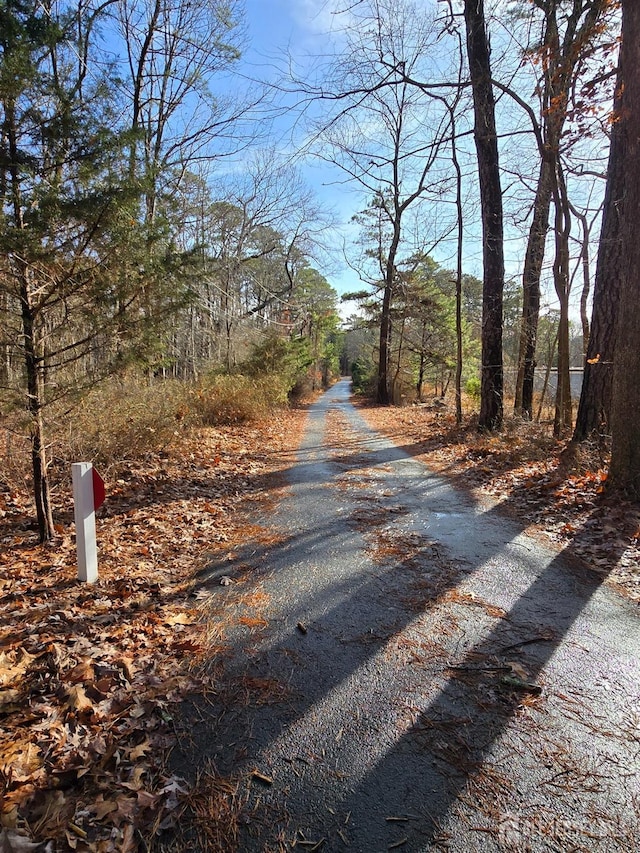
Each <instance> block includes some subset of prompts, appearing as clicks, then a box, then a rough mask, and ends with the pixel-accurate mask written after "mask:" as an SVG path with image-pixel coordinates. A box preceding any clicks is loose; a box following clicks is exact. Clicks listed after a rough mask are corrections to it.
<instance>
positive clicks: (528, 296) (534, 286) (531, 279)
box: [514, 152, 553, 420]
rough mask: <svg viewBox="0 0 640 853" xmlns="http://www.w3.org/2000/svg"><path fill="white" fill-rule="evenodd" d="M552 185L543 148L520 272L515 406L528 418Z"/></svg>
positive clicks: (530, 411)
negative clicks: (520, 298) (520, 319)
mask: <svg viewBox="0 0 640 853" xmlns="http://www.w3.org/2000/svg"><path fill="white" fill-rule="evenodd" d="M552 188H553V160H552V159H550V158H549V156H548V154H547V153H546V152H545V154H544V156H543V158H542V160H541V162H540V174H539V176H538V186H537V188H536V196H535V201H534V205H533V219H532V222H531V228H530V229H529V239H528V241H527V250H526V253H525V258H524V270H523V273H522V296H523V298H522V326H521V331H520V353H519V357H518V379H517V382H516V394H515V403H514V410H515V412H516V413H517V414H520V415H522V416H523V417H524V418H527V419H528V420H531V419H532V417H533V382H534V373H535V368H536V342H537V337H538V317H539V315H540V276H541V273H542V262H543V260H544V249H545V243H546V239H547V231H548V230H549V211H550V209H551V195H552Z"/></svg>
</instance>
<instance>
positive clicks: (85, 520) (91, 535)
mask: <svg viewBox="0 0 640 853" xmlns="http://www.w3.org/2000/svg"><path fill="white" fill-rule="evenodd" d="M71 479H72V482H73V503H74V515H75V522H76V551H77V552H78V580H81V581H86V582H87V583H95V581H97V580H98V549H97V546H96V510H97V509H98V507H100V506H102V502H103V501H104V483H103V481H102V477H100V475H99V474H98V472H97V471H96V470H95V469H94V467H93V465H92V464H91V462H74V463H73V464H72V465H71Z"/></svg>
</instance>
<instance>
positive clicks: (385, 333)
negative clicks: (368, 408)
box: [376, 283, 393, 406]
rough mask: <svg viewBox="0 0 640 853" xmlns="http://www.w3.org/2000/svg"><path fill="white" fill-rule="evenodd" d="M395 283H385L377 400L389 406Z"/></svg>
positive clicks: (381, 317) (381, 318)
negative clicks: (392, 298)
mask: <svg viewBox="0 0 640 853" xmlns="http://www.w3.org/2000/svg"><path fill="white" fill-rule="evenodd" d="M392 293H393V285H392V284H390V283H386V284H385V288H384V293H383V296H382V314H381V316H380V347H379V353H378V391H377V395H376V399H377V402H378V403H380V404H381V405H382V406H388V405H389V403H390V399H389V351H390V348H391V296H392Z"/></svg>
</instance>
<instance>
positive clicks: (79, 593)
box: [0, 410, 304, 853]
mask: <svg viewBox="0 0 640 853" xmlns="http://www.w3.org/2000/svg"><path fill="white" fill-rule="evenodd" d="M303 417H304V413H303V412H302V411H296V410H291V411H282V412H279V413H277V414H275V415H274V416H273V417H272V418H271V419H270V421H269V422H263V423H252V424H250V425H246V426H237V427H224V428H208V429H205V430H200V431H198V432H197V433H194V434H192V435H190V436H182V437H181V439H180V443H179V444H176V446H175V447H173V448H172V449H170V450H169V451H164V452H161V453H158V454H155V455H151V456H149V458H148V459H146V460H145V461H144V462H140V463H139V464H136V465H129V467H128V468H127V469H126V470H123V471H122V472H121V473H120V475H119V476H118V479H117V481H116V482H113V483H110V484H108V490H107V495H108V496H107V501H106V503H105V505H104V507H103V508H102V509H101V510H100V511H99V513H98V519H97V539H98V548H99V579H98V581H97V583H95V584H94V585H90V584H83V583H81V582H79V581H78V580H77V579H76V555H75V545H74V541H73V524H72V508H71V506H70V503H71V496H70V494H69V492H68V490H60V491H59V492H58V494H57V497H56V507H55V509H56V518H57V520H58V521H59V523H58V525H57V531H58V533H59V539H58V540H57V541H56V542H55V543H53V544H51V545H45V546H43V545H39V544H38V542H37V537H36V535H35V532H34V528H33V525H32V522H31V517H30V510H29V495H28V493H27V492H26V491H25V492H24V493H22V492H21V491H19V490H15V489H14V490H11V491H10V490H8V489H6V488H5V489H3V488H2V484H1V483H0V543H1V545H2V551H1V552H0V624H1V627H0V718H1V719H2V729H1V730H0V790H1V791H2V805H1V807H0V828H1V829H0V831H1V833H2V834H1V835H0V853H9V851H14V850H16V851H18V850H20V851H21V850H51V851H53V850H56V851H68V850H74V851H96V853H109V851H129V850H131V851H136V850H145V851H148V850H151V849H153V844H154V841H155V840H157V839H158V838H160V837H161V836H162V833H163V832H165V831H166V830H171V829H172V827H174V826H175V825H176V823H177V822H178V821H179V819H180V816H181V814H182V813H183V811H184V809H185V808H186V806H187V804H188V803H189V798H190V796H191V792H189V791H188V790H187V787H186V784H185V782H184V781H183V780H182V779H180V778H177V777H175V776H173V775H171V773H169V772H168V771H167V770H166V756H167V754H168V752H169V750H170V749H171V748H172V746H173V744H174V743H175V740H176V732H175V730H174V725H173V716H174V713H175V709H176V707H177V705H178V704H179V703H180V702H181V701H183V700H184V699H185V697H187V696H190V695H194V694H200V695H206V694H207V693H208V692H210V691H214V690H215V670H213V669H211V668H209V669H207V668H206V667H198V666H197V665H195V664H197V661H198V660H199V656H200V657H201V656H203V655H204V652H205V650H206V652H207V654H209V653H210V651H211V645H210V643H209V642H208V640H209V637H208V636H206V633H207V632H206V631H205V630H204V629H203V624H202V609H201V606H200V605H201V602H200V598H199V592H200V591H199V590H197V589H195V587H194V577H195V575H196V573H197V572H198V571H199V570H202V569H203V568H206V564H207V562H208V561H209V560H210V559H211V558H212V556H213V555H215V554H216V553H217V552H222V553H224V554H226V555H227V556H230V555H231V553H232V552H233V550H234V548H235V547H236V546H237V545H238V544H239V543H241V542H242V541H243V539H245V538H246V535H247V528H248V527H251V525H250V524H248V522H250V521H251V518H250V513H251V512H252V511H253V512H254V513H255V510H256V507H257V505H258V504H259V503H262V504H264V502H265V501H267V500H272V499H273V494H274V490H277V487H278V486H279V480H278V479H277V473H278V471H279V470H280V469H281V468H282V467H283V466H285V465H286V464H288V463H287V456H286V451H287V450H288V449H289V448H290V447H291V446H295V445H296V444H297V436H298V434H299V432H300V429H301V427H302V421H303ZM223 628H224V626H222V627H221V628H220V630H219V632H218V633H219V639H221V638H222V637H223V633H224V630H223ZM209 630H210V629H209Z"/></svg>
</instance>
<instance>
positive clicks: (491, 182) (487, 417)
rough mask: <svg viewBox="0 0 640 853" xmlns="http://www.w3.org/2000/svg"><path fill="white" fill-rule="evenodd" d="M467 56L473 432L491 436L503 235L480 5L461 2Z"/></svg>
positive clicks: (495, 416) (499, 393) (497, 412)
mask: <svg viewBox="0 0 640 853" xmlns="http://www.w3.org/2000/svg"><path fill="white" fill-rule="evenodd" d="M464 17H465V23H466V30H467V56H468V59H469V73H470V76H471V88H472V91H473V109H474V118H475V123H474V139H475V145H476V152H477V157H478V176H479V182H480V204H481V209H482V240H483V242H482V247H483V252H482V255H483V267H484V276H483V288H482V375H481V385H480V418H479V421H478V428H479V429H481V430H496V429H499V428H500V427H501V425H502V417H503V364H502V294H503V290H504V233H503V216H502V190H501V186H500V169H499V157H498V138H497V134H496V119H495V100H494V96H493V86H492V84H491V63H490V58H489V44H488V40H487V32H486V24H485V16H484V2H483V0H465V4H464Z"/></svg>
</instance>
